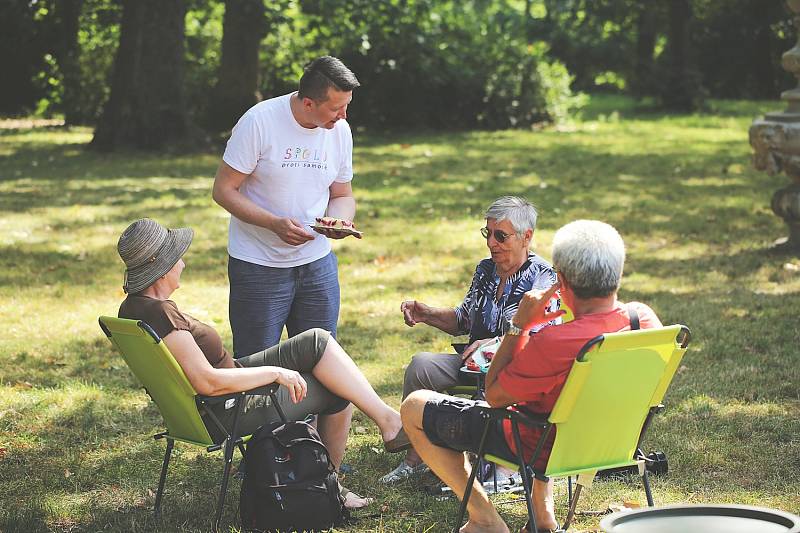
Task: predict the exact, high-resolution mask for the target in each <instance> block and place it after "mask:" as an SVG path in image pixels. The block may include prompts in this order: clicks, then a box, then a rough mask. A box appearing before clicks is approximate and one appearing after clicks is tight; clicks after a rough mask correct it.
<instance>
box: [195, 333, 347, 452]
mask: <svg viewBox="0 0 800 533" xmlns="http://www.w3.org/2000/svg"><path fill="white" fill-rule="evenodd" d="M329 338H330V333H328V332H327V331H325V330H323V329H318V328H315V329H310V330H308V331H304V332H303V333H300V334H299V335H296V336H294V337H292V338H290V339H287V340H285V341H283V342H280V343H278V344H276V345H275V346H273V347H271V348H267V349H266V350H262V351H260V352H256V353H254V354H252V355H248V356H247V357H241V358H239V359H237V360H236V362H237V363H238V364H240V365H241V366H243V367H245V368H248V367H259V366H280V367H283V368H288V369H290V370H296V371H298V372H300V374H302V375H303V379H305V380H306V383H307V384H308V394H306V397H305V398H304V399H303V401H301V402H299V403H292V400H291V398H289V391H288V390H287V389H286V387H279V388H278V391H277V392H276V396H277V398H278V404H279V405H280V407H281V409H282V410H283V412H284V414H285V415H286V418H288V419H289V420H303V419H304V418H306V417H307V416H308V415H316V414H319V415H329V414H334V413H338V412H340V411H341V410H343V409H345V408H346V407H347V406H348V405H349V404H350V402H348V401H347V400H345V399H343V398H340V397H339V396H336V395H335V394H333V393H332V392H331V391H329V390H328V389H326V388H325V387H324V386H323V385H322V383H320V382H319V381H318V380H317V378H315V377H314V376H313V375H312V374H311V371H312V370H313V369H314V367H315V366H317V363H318V362H319V360H320V359H321V358H322V354H323V353H324V352H325V347H326V346H327V345H328V339H329ZM212 410H213V412H214V414H215V415H216V416H217V418H218V419H219V420H220V422H221V423H222V425H223V426H224V427H225V429H226V430H228V431H231V430H232V429H233V415H234V412H235V409H233V408H228V409H226V408H225V405H222V404H218V405H215V406H214V407H213V408H212ZM279 419H280V417H279V416H278V412H277V410H276V409H275V407H274V406H273V405H272V399H271V398H270V397H269V396H252V397H250V398H248V400H247V403H246V404H245V411H244V413H242V415H241V416H240V417H239V429H238V433H240V434H242V435H248V434H250V433H252V432H253V431H255V430H256V429H258V428H259V427H260V426H262V425H264V424H267V423H270V422H276V421H278V420H279ZM203 421H204V422H205V424H206V428H208V431H209V433H210V434H211V437H212V438H213V439H214V441H215V442H220V441H222V439H224V438H225V435H224V433H223V432H222V431H221V430H220V429H219V428H217V427H216V424H215V423H214V422H213V421H212V420H211V417H209V416H208V415H204V416H203Z"/></svg>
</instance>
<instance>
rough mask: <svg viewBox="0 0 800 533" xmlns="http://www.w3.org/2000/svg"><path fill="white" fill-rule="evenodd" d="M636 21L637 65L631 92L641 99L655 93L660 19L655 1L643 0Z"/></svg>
mask: <svg viewBox="0 0 800 533" xmlns="http://www.w3.org/2000/svg"><path fill="white" fill-rule="evenodd" d="M638 8H639V15H638V17H637V19H636V64H635V67H634V68H635V69H636V70H635V72H634V74H633V83H632V87H631V92H632V93H633V95H634V96H636V97H637V98H641V97H643V96H646V95H648V94H652V92H653V89H654V87H653V81H652V80H653V74H654V73H655V61H654V54H655V49H656V38H657V36H658V27H657V26H658V17H657V11H656V5H655V3H654V2H653V0H642V2H641V3H639V5H638Z"/></svg>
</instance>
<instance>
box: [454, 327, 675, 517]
mask: <svg viewBox="0 0 800 533" xmlns="http://www.w3.org/2000/svg"><path fill="white" fill-rule="evenodd" d="M689 341H690V332H689V328H687V327H686V326H682V325H680V324H678V325H673V326H667V327H661V328H652V329H643V330H636V331H625V332H620V333H608V334H605V335H600V336H598V337H595V338H594V339H592V340H590V341H589V342H587V343H586V344H585V345H584V346H583V348H581V350H580V351H579V353H578V354H577V356H576V358H575V362H574V363H573V364H572V369H571V370H570V372H569V375H568V376H567V380H566V383H565V384H564V388H563V389H562V391H561V394H560V395H559V397H558V400H557V401H556V404H555V406H554V407H553V411H552V412H551V413H550V415H549V416H547V417H546V418H545V417H542V418H537V417H534V416H531V415H530V414H528V413H525V412H524V411H518V410H514V409H509V408H496V409H492V408H490V407H488V406H487V407H486V408H485V410H484V416H485V418H486V420H487V423H486V428H485V430H484V433H483V436H482V438H481V443H480V446H479V450H478V453H477V457H476V460H475V462H474V463H473V466H472V473H471V475H470V478H469V482H468V483H467V491H466V494H464V498H463V499H462V503H461V509H460V511H459V515H458V522H457V523H456V528H455V531H458V529H459V528H460V527H461V524H462V521H463V519H464V513H465V511H466V508H467V502H468V501H469V497H470V494H471V490H470V489H471V488H472V485H473V483H474V481H475V475H476V473H477V468H476V465H477V464H478V461H479V460H480V459H481V458H484V457H485V458H486V459H487V460H489V461H492V462H495V463H499V464H502V465H504V466H507V467H509V468H512V469H518V470H519V472H520V475H521V476H522V479H523V484H524V487H525V499H526V504H527V506H528V519H529V520H530V524H531V526H530V527H531V531H533V532H536V531H537V528H536V517H535V515H534V511H533V505H532V503H531V479H532V474H533V473H535V474H539V475H542V476H546V477H548V478H550V477H568V478H569V477H570V476H577V477H578V480H577V487H576V489H575V494H574V495H572V494H570V496H569V500H570V501H569V511H568V513H567V518H566V520H565V521H564V526H563V527H564V529H567V528H568V527H569V524H570V522H571V521H572V517H573V516H574V514H575V508H576V506H577V504H578V498H579V497H580V492H581V487H583V486H586V487H588V486H590V485H591V483H592V481H593V480H594V477H595V474H596V473H597V472H598V471H599V470H605V469H612V468H621V467H631V466H637V467H638V472H639V475H640V476H641V477H642V484H643V485H644V491H645V495H646V497H647V504H648V505H649V506H651V507H652V506H653V496H652V493H651V491H650V484H649V481H648V478H647V469H646V468H645V462H646V460H647V459H646V457H645V456H644V454H643V452H642V450H641V442H642V439H643V437H644V434H645V432H646V431H647V427H648V426H649V424H650V421H651V419H652V417H653V415H655V414H656V413H657V412H659V411H660V410H661V409H663V405H661V401H662V400H663V398H664V393H665V392H666V390H667V387H669V384H670V382H671V381H672V378H673V376H674V375H675V371H676V370H677V368H678V365H679V364H680V362H681V358H682V357H683V354H684V353H686V349H687V346H688V345H689ZM497 419H509V420H511V427H512V434H513V436H514V441H515V447H516V449H517V462H516V463H512V462H509V461H507V460H504V459H502V458H499V457H495V456H493V455H491V454H485V453H484V447H485V441H486V435H487V433H488V429H489V423H490V422H491V421H492V420H497ZM519 424H527V425H529V426H535V427H540V428H541V429H542V435H541V438H540V439H539V441H538V442H537V444H536V448H535V451H534V453H533V457H532V458H531V460H530V462H528V463H527V464H526V462H525V460H524V459H523V457H522V444H521V439H520V432H519ZM553 427H555V428H557V430H556V437H555V442H554V443H553V448H552V451H551V453H550V458H549V460H548V462H547V467H546V468H545V471H544V472H535V471H534V469H533V465H534V464H535V462H536V459H537V458H538V456H539V455H540V453H541V451H542V447H543V445H544V443H545V441H546V439H547V437H548V435H549V434H550V431H552V429H553ZM570 487H571V484H570ZM570 492H571V490H570Z"/></svg>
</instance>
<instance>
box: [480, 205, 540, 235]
mask: <svg viewBox="0 0 800 533" xmlns="http://www.w3.org/2000/svg"><path fill="white" fill-rule="evenodd" d="M536 217H537V214H536V208H535V207H534V206H533V204H531V203H530V202H529V201H527V200H526V199H525V198H520V197H519V196H501V197H500V198H498V199H497V200H495V201H494V202H492V205H490V206H489V208H488V209H487V210H486V216H485V218H493V219H495V220H497V221H498V222H500V221H501V220H508V221H510V222H511V225H512V226H514V231H516V232H517V234H518V235H522V234H523V233H525V232H526V231H527V230H529V229H530V230H534V229H536Z"/></svg>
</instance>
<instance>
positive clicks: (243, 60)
mask: <svg viewBox="0 0 800 533" xmlns="http://www.w3.org/2000/svg"><path fill="white" fill-rule="evenodd" d="M222 32H223V33H222V59H221V61H220V66H219V78H218V81H217V85H216V87H214V92H213V97H212V103H211V107H210V110H209V113H208V121H209V126H210V127H211V128H213V129H215V130H220V131H221V130H226V129H230V128H231V127H233V125H234V124H236V121H237V120H238V119H239V117H240V116H241V115H242V113H244V112H245V111H246V110H247V109H249V108H250V107H252V106H253V105H254V104H256V103H257V102H259V101H260V100H261V93H259V91H258V67H259V64H258V48H259V45H260V44H261V40H262V39H263V38H264V36H265V35H266V34H267V17H266V13H265V9H264V2H263V0H226V1H225V18H224V19H223V24H222Z"/></svg>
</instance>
